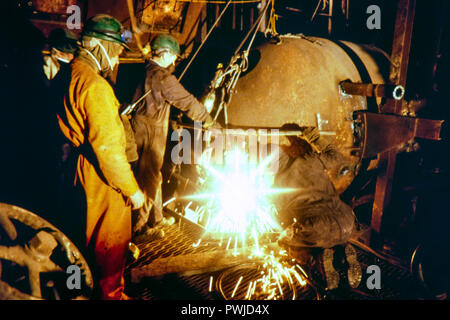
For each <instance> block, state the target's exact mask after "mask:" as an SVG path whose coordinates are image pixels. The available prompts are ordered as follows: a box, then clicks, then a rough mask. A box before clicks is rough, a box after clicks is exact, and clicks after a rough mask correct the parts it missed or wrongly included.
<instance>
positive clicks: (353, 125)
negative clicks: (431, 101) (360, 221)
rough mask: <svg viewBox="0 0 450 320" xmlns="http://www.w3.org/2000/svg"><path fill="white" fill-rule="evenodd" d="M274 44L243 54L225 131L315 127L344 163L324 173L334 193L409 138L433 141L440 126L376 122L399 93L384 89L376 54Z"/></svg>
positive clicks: (322, 44)
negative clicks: (388, 101)
mask: <svg viewBox="0 0 450 320" xmlns="http://www.w3.org/2000/svg"><path fill="white" fill-rule="evenodd" d="M280 39H281V42H278V43H276V44H274V43H271V42H267V43H264V44H262V45H260V46H259V47H258V48H256V49H255V50H254V51H253V52H252V53H250V55H249V59H248V60H249V61H248V65H249V66H248V71H247V72H244V73H242V75H241V77H240V79H239V81H238V83H237V85H236V88H235V92H234V95H233V99H232V100H231V103H230V106H229V108H228V122H229V124H230V126H231V127H247V128H248V127H271V128H276V127H278V128H280V127H282V126H283V125H285V124H288V123H295V124H297V125H299V126H300V127H316V128H317V129H318V130H319V132H320V135H321V136H323V139H326V140H327V141H328V142H329V143H331V144H333V145H334V146H335V148H336V149H337V151H339V152H340V153H341V154H342V155H343V156H344V157H345V159H347V163H339V162H336V165H335V167H334V168H328V173H329V176H330V178H331V180H332V182H333V184H334V186H335V187H336V189H337V191H338V192H340V193H341V192H343V191H344V190H345V189H347V187H348V186H349V185H350V183H351V182H352V180H353V179H354V177H355V176H356V175H357V174H358V172H359V170H360V168H361V167H362V163H363V161H362V160H363V159H365V158H370V157H374V156H376V155H377V153H379V152H384V151H386V150H391V149H393V148H395V147H400V146H401V144H404V143H407V142H408V141H409V140H411V139H414V138H416V137H421V138H426V139H434V140H438V139H439V134H440V127H441V124H442V121H433V120H425V119H416V118H409V117H402V116H395V117H394V116H392V115H388V114H380V112H381V110H382V107H383V106H384V102H385V101H384V100H385V99H386V98H387V99H393V101H399V100H401V99H402V98H403V96H404V93H405V90H404V87H403V86H400V85H397V84H386V82H387V81H388V73H389V66H390V62H389V60H388V58H387V57H386V55H384V54H383V53H382V52H381V50H379V49H376V48H373V47H368V46H361V45H357V44H354V43H350V42H345V41H332V40H327V39H321V38H315V37H305V36H303V35H280ZM361 111H364V113H362V114H358V115H357V113H358V112H361ZM382 133H383V134H382ZM380 137H382V138H380Z"/></svg>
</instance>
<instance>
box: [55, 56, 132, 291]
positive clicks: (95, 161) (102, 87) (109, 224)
mask: <svg viewBox="0 0 450 320" xmlns="http://www.w3.org/2000/svg"><path fill="white" fill-rule="evenodd" d="M118 109H119V102H118V101H117V99H116V97H115V95H114V92H113V89H112V88H111V86H110V85H109V84H108V82H107V81H106V80H105V79H104V78H102V77H101V76H100V75H99V74H98V73H97V72H96V71H95V70H94V69H93V68H92V67H91V66H89V65H88V64H86V63H85V62H84V61H81V60H78V59H75V60H74V62H73V63H72V72H71V81H70V85H69V88H68V91H67V92H66V95H65V98H64V111H63V112H60V113H59V114H58V122H59V125H60V128H61V131H62V132H63V134H64V135H65V136H66V137H67V138H68V139H69V140H70V141H71V142H72V143H73V144H74V146H75V147H77V149H78V151H79V153H80V156H79V158H78V164H77V176H78V179H79V181H80V183H81V184H82V186H83V188H84V191H85V196H86V204H87V213H86V214H87V219H86V245H87V246H88V247H89V249H90V250H91V252H92V253H93V254H95V263H96V268H97V270H96V271H97V272H98V284H99V288H100V289H101V298H102V299H120V298H121V296H122V293H123V289H124V280H123V271H124V268H125V260H126V252H127V246H128V243H129V241H130V238H131V206H130V205H129V204H128V200H127V199H128V197H129V196H130V195H133V194H134V193H135V192H137V191H138V188H139V187H138V185H137V183H136V180H135V178H134V175H133V173H132V171H131V167H130V165H129V163H128V161H127V158H126V154H125V147H126V141H125V132H124V128H123V125H122V122H121V120H120V117H119V113H118Z"/></svg>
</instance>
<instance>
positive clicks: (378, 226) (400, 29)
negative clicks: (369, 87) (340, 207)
mask: <svg viewBox="0 0 450 320" xmlns="http://www.w3.org/2000/svg"><path fill="white" fill-rule="evenodd" d="M415 8H416V0H399V1H398V6H397V17H396V21H395V28H394V37H393V44H392V53H391V61H392V64H391V70H390V75H389V82H390V83H396V84H398V85H401V86H403V87H406V77H407V74H408V63H409V52H410V48H411V38H412V30H413V24H414V16H415ZM404 104H405V101H404V100H394V99H389V100H388V101H387V103H386V104H385V105H384V106H383V107H382V109H381V111H382V112H383V113H392V114H400V113H401V110H402V107H403V106H404ZM396 158H397V151H396V150H389V151H386V152H384V153H381V154H380V155H379V161H380V162H379V163H380V172H379V175H378V178H377V183H376V189H375V197H374V203H373V208H372V222H371V229H372V231H373V237H371V239H370V243H371V245H372V246H374V247H380V246H382V244H383V243H382V241H379V238H380V233H381V232H382V219H383V213H384V211H385V209H386V208H387V206H388V204H389V202H390V200H391V191H392V182H393V179H394V171H395V162H396Z"/></svg>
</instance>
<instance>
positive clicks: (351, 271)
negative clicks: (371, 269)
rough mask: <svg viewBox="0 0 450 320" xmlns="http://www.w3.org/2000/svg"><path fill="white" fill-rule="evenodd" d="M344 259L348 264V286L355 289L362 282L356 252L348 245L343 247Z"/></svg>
mask: <svg viewBox="0 0 450 320" xmlns="http://www.w3.org/2000/svg"><path fill="white" fill-rule="evenodd" d="M345 257H346V260H347V262H348V284H349V285H350V287H352V288H357V287H358V286H359V284H360V283H361V280H362V270H361V265H360V264H359V262H358V256H357V254H356V250H355V248H353V246H352V245H350V244H347V245H346V246H345Z"/></svg>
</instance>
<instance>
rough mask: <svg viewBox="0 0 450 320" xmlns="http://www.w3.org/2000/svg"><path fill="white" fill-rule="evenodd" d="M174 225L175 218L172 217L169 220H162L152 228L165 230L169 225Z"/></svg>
mask: <svg viewBox="0 0 450 320" xmlns="http://www.w3.org/2000/svg"><path fill="white" fill-rule="evenodd" d="M174 223H175V218H174V217H170V218H164V217H163V218H162V219H161V221H159V222H158V223H157V224H156V225H155V226H154V227H153V228H159V229H163V228H167V227H169V226H171V225H173V224H174Z"/></svg>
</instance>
